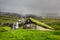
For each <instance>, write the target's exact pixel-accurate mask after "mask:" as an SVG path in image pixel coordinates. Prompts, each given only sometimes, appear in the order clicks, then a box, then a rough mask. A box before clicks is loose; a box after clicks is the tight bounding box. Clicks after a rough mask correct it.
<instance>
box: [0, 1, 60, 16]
mask: <svg viewBox="0 0 60 40" xmlns="http://www.w3.org/2000/svg"><path fill="white" fill-rule="evenodd" d="M0 11H4V12H14V13H20V14H23V15H26V14H34V15H45V14H46V13H60V12H59V11H60V0H0ZM44 13H45V14H44Z"/></svg>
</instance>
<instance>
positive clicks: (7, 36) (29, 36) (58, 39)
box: [0, 30, 60, 40]
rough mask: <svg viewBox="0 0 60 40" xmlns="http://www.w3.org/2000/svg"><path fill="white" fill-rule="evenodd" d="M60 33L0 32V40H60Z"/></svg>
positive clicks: (31, 31)
mask: <svg viewBox="0 0 60 40" xmlns="http://www.w3.org/2000/svg"><path fill="white" fill-rule="evenodd" d="M59 33H60V32H58V33H57V31H56V32H52V31H51V32H49V31H38V30H10V31H6V32H0V40H60V34H59Z"/></svg>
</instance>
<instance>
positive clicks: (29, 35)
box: [0, 16, 60, 40]
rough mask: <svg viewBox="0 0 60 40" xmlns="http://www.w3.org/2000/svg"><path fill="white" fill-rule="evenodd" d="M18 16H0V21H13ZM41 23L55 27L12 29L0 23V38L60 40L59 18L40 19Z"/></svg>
mask: <svg viewBox="0 0 60 40" xmlns="http://www.w3.org/2000/svg"><path fill="white" fill-rule="evenodd" d="M16 19H17V20H18V19H19V18H17V17H10V16H9V17H8V16H2V17H0V23H4V22H7V23H13V22H15V21H17V20H16ZM40 20H44V21H43V23H46V22H47V23H48V25H49V26H51V27H53V28H54V29H56V30H55V31H40V30H23V29H18V30H12V29H11V28H10V27H8V26H1V25H0V40H60V19H40Z"/></svg>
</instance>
